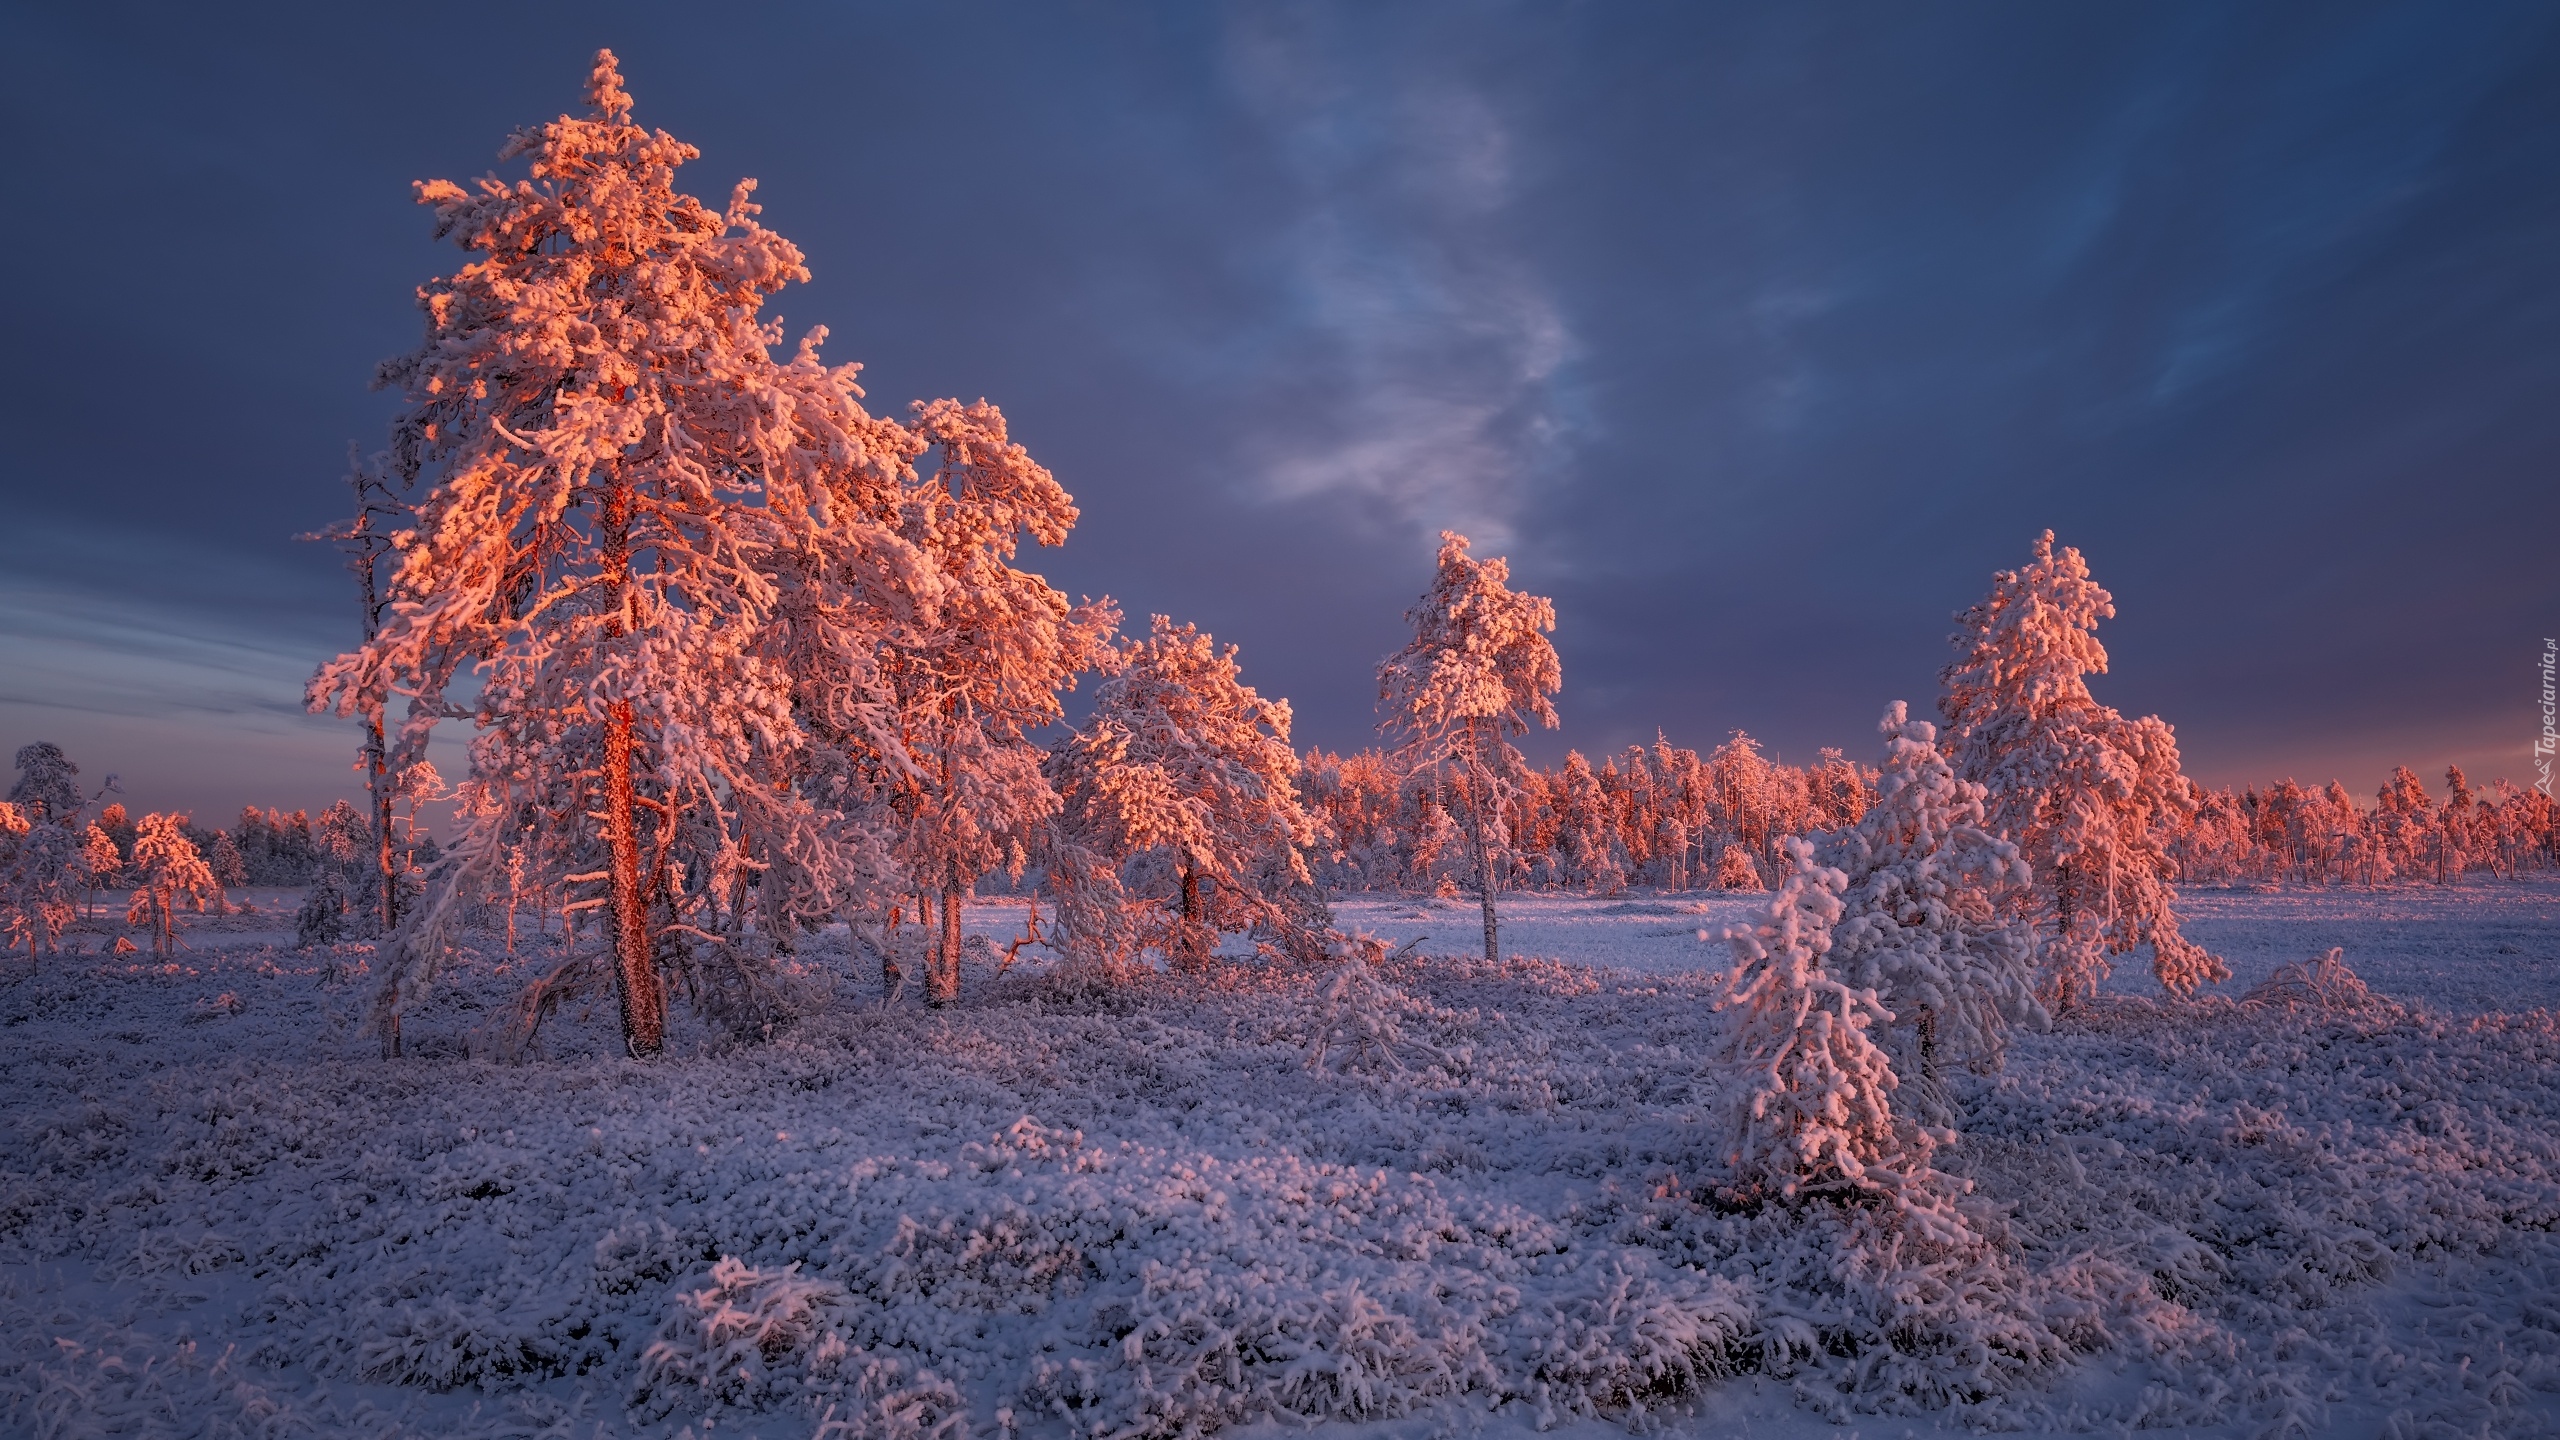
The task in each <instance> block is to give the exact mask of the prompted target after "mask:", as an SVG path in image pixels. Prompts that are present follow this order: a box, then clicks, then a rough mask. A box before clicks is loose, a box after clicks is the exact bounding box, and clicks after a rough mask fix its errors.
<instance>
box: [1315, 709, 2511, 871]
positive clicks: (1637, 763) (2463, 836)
mask: <svg viewBox="0 0 2560 1440" xmlns="http://www.w3.org/2000/svg"><path fill="white" fill-rule="evenodd" d="M1876 775H1877V772H1876V771H1875V770H1874V769H1873V768H1871V767H1868V766H1865V765H1860V764H1857V763H1854V762H1852V761H1850V760H1848V759H1846V758H1845V757H1843V755H1842V754H1841V752H1839V751H1837V750H1824V751H1822V752H1821V754H1820V757H1819V758H1818V759H1817V760H1816V761H1815V762H1814V763H1813V764H1812V765H1809V766H1795V765H1788V764H1784V763H1781V762H1780V761H1777V760H1775V759H1772V758H1770V757H1769V756H1768V755H1766V754H1765V753H1763V751H1762V749H1761V747H1760V745H1759V742H1757V741H1755V740H1753V739H1752V738H1751V737H1750V736H1749V735H1747V734H1744V733H1742V732H1740V731H1736V732H1734V735H1733V738H1732V739H1730V740H1728V741H1726V742H1725V743H1724V744H1723V745H1720V746H1718V747H1716V749H1715V750H1714V751H1712V752H1710V753H1709V754H1707V755H1705V756H1701V755H1699V754H1698V752H1696V751H1694V750H1684V749H1678V748H1675V747H1673V746H1672V745H1671V744H1670V743H1669V742H1668V741H1667V740H1657V741H1656V743H1655V744H1654V745H1652V746H1651V747H1646V746H1642V745H1636V746H1630V747H1628V748H1627V749H1626V750H1624V751H1622V752H1620V753H1619V754H1617V755H1614V756H1609V757H1605V758H1604V759H1603V760H1602V761H1601V763H1600V765H1599V767H1598V768H1596V769H1595V768H1593V766H1592V765H1591V763H1590V761H1588V760H1587V759H1585V758H1584V757H1583V756H1582V754H1581V753H1580V752H1574V753H1571V754H1568V755H1567V756H1566V757H1565V759H1564V762H1563V763H1562V764H1560V765H1557V766H1555V767H1553V768H1550V769H1544V770H1541V769H1536V768H1524V769H1522V770H1521V771H1519V772H1517V773H1516V775H1515V776H1514V777H1512V784H1513V785H1514V786H1516V790H1515V792H1514V795H1513V797H1512V798H1511V800H1510V801H1509V804H1508V805H1507V806H1506V807H1505V813H1506V818H1507V820H1508V821H1509V825H1508V827H1507V828H1508V830H1509V837H1508V839H1509V843H1508V846H1507V849H1508V855H1507V857H1505V858H1506V859H1507V870H1508V874H1507V876H1506V877H1505V879H1504V884H1505V886H1506V887H1507V888H1514V889H1527V890H1579V891H1596V892H1602V893H1606V892H1610V891H1615V890H1620V889H1624V888H1625V887H1627V886H1630V885H1635V886H1649V887H1658V888H1662V889H1693V888H1695V889H1704V888H1710V887H1714V888H1722V889H1728V890H1759V889H1764V888H1767V887H1769V886H1772V885H1774V884H1776V883H1777V882H1778V881H1779V880H1781V879H1783V878H1784V874H1783V870H1784V860H1783V858H1782V856H1781V854H1780V852H1779V850H1778V849H1777V847H1776V846H1775V845H1774V844H1773V842H1774V841H1776V840H1778V839H1780V838H1783V837H1785V836H1790V835H1806V836H1809V835H1813V834H1815V833H1816V832H1820V831H1827V830H1836V829H1839V828H1840V827H1842V826H1846V825H1854V824H1856V823H1857V822H1858V819H1859V817H1861V816H1863V815H1864V814H1865V813H1866V812H1867V810H1868V808H1869V807H1871V806H1872V805H1874V803H1875V799H1876V788H1875V787H1876ZM2186 783H2187V797H2188V800H2189V803H2190V805H2191V807H2192V808H2191V810H2190V811H2189V812H2188V813H2187V814H2185V815H2183V816H2180V817H2177V818H2176V819H2175V820H2174V822H2173V825H2172V827H2171V828H2170V830H2169V831H2168V833H2167V834H2166V835H2164V836H2163V837H2162V848H2163V850H2164V851H2165V853H2166V856H2167V858H2168V860H2169V861H2170V862H2171V865H2172V870H2173V878H2174V879H2175V880H2176V881H2177V882H2179V883H2182V884H2190V885H2198V884H2200V885H2227V884H2246V883H2273V882H2291V883H2296V884H2311V885H2365V886H2375V885H2386V884H2392V883H2408V882H2433V883H2439V884H2451V883H2453V882H2455V881H2457V880H2459V879H2460V878H2461V877H2463V876H2464V875H2467V874H2471V873H2474V872H2488V873H2491V874H2497V875H2506V876H2514V875H2517V874H2520V873H2522V872H2523V871H2526V870H2532V869H2550V868H2560V828H2555V816H2560V807H2555V805H2554V804H2553V802H2552V799H2551V797H2550V796H2547V795H2544V794H2543V793H2542V792H2540V791H2539V790H2532V789H2525V788H2520V787H2518V786H2516V785H2514V784H2512V783H2510V782H2507V781H2504V780H2501V781H2498V782H2497V783H2496V784H2494V785H2490V786H2487V787H2474V786H2473V785H2472V784H2471V783H2470V781H2469V780H2468V779H2467V778H2466V777H2465V776H2464V774H2463V772H2462V771H2461V770H2460V769H2459V768H2454V769H2450V770H2448V771H2447V772H2446V776H2445V783H2446V794H2445V796H2444V798H2443V799H2442V800H2441V801H2438V800H2437V799H2436V798H2434V797H2433V796H2431V795H2430V794H2429V793H2428V791H2427V787H2426V785H2425V784H2424V783H2423V782H2422V781H2421V780H2420V779H2419V778H2418V776H2417V775H2416V773H2415V772H2413V771H2411V770H2410V769H2408V767H2406V766H2403V767H2401V768H2400V769H2398V770H2396V771H2394V772H2393V774H2392V777H2391V780H2390V781H2389V783H2387V784H2385V785H2384V786H2383V787H2382V789H2381V791H2380V792H2379V793H2378V794H2377V795H2376V796H2375V798H2374V801H2373V803H2372V804H2370V805H2363V804H2359V803H2357V801H2356V800H2355V798H2354V797H2353V796H2352V795H2350V794H2349V793H2348V791H2347V789H2346V787H2345V786H2344V785H2342V784H2340V783H2338V782H2336V781H2331V782H2330V783H2329V784H2328V785H2327V786H2325V787H2323V788H2319V789H2312V788H2308V787H2305V786H2303V785H2300V784H2298V783H2296V782H2295V781H2292V780H2284V781H2281V782H2278V783H2276V784H2273V785H2269V786H2265V787H2263V788H2260V787H2250V788H2246V789H2243V790H2240V791H2237V792H2235V791H2233V790H2231V789H2229V788H2224V789H2219V790H2207V789H2204V788H2203V787H2201V786H2197V785H2194V784H2193V783H2192V782H2186ZM1299 786H1300V792H1301V798H1302V799H1303V801H1304V802H1305V804H1306V806H1307V808H1308V810H1309V812H1310V813H1311V814H1312V815H1313V817H1314V818H1315V820H1316V822H1317V829H1318V841H1317V846H1316V850H1315V853H1314V854H1313V855H1311V856H1310V859H1311V861H1312V864H1311V866H1310V868H1311V869H1312V870H1313V872H1314V873H1315V876H1316V879H1317V881H1318V882H1319V883H1320V884H1323V885H1325V886H1326V887H1328V888H1330V889H1334V890H1432V889H1438V888H1443V887H1461V886H1464V885H1465V884H1467V883H1469V881H1470V877H1472V875H1473V874H1474V866H1475V860H1474V857H1473V856H1472V855H1471V854H1470V853H1469V851H1468V849H1467V847H1466V844H1465V843H1464V831H1463V827H1462V825H1461V823H1460V820H1459V819H1458V818H1456V816H1455V815H1454V814H1453V812H1454V811H1455V810H1456V809H1458V808H1459V807H1462V806H1463V805H1464V803H1465V798H1466V797H1465V794H1464V787H1463V786H1462V785H1458V786H1451V785H1445V784H1440V783H1436V781H1435V776H1434V775H1433V773H1432V772H1428V771H1426V772H1421V773H1418V774H1416V773H1407V772H1405V771H1403V770H1401V769H1400V768H1399V767H1398V766H1397V765H1396V764H1395V761H1394V757H1392V756H1390V755H1388V754H1386V753H1384V752H1381V751H1377V750H1363V751H1359V752H1357V753H1354V754H1350V755H1336V754H1331V753H1328V752H1326V751H1323V750H1311V751H1309V752H1307V754H1306V756H1305V757H1304V760H1303V761H1302V768H1301V771H1300V778H1299Z"/></svg>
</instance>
